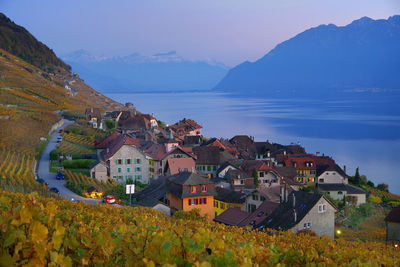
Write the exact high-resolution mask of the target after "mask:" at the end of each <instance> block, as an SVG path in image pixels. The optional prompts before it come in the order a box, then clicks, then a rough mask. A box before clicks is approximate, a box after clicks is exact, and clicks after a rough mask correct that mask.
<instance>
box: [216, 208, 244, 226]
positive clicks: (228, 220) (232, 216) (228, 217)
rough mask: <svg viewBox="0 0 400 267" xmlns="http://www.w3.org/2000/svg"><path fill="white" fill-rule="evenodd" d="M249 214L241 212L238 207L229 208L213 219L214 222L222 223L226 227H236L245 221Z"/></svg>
mask: <svg viewBox="0 0 400 267" xmlns="http://www.w3.org/2000/svg"><path fill="white" fill-rule="evenodd" d="M248 216H249V213H247V212H245V211H242V210H241V209H240V208H238V207H234V208H229V209H227V210H225V211H224V212H222V213H221V214H220V215H218V216H217V217H215V218H214V221H215V222H219V223H223V224H226V225H232V226H237V225H238V224H239V223H240V222H241V221H243V220H244V219H246V218H247V217H248Z"/></svg>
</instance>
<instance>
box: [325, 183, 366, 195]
mask: <svg viewBox="0 0 400 267" xmlns="http://www.w3.org/2000/svg"><path fill="white" fill-rule="evenodd" d="M318 188H319V189H321V190H322V191H345V192H347V194H366V192H365V191H364V190H362V189H361V188H360V187H357V186H354V185H349V184H344V183H335V184H330V183H326V184H325V183H319V184H318Z"/></svg>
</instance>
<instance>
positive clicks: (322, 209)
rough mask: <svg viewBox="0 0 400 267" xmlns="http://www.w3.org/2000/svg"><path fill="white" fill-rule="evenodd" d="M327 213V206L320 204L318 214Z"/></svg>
mask: <svg viewBox="0 0 400 267" xmlns="http://www.w3.org/2000/svg"><path fill="white" fill-rule="evenodd" d="M323 212H326V205H325V204H319V205H318V213H323Z"/></svg>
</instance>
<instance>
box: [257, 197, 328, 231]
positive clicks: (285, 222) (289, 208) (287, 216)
mask: <svg viewBox="0 0 400 267" xmlns="http://www.w3.org/2000/svg"><path fill="white" fill-rule="evenodd" d="M293 196H294V197H295V205H294V208H293ZM322 197H323V195H320V194H309V193H306V192H301V191H293V192H292V193H290V194H289V197H288V201H287V202H283V203H281V204H280V205H279V206H278V207H277V208H276V209H275V210H274V211H273V212H272V214H271V215H270V216H268V217H267V218H266V219H265V220H264V221H262V222H261V223H259V224H257V225H256V226H255V228H258V229H263V228H272V229H275V230H279V229H281V230H284V231H286V230H289V229H291V228H293V227H294V226H295V225H297V224H298V223H299V222H300V221H301V220H302V219H303V218H304V217H305V216H306V215H307V214H308V213H309V212H310V210H311V209H312V208H313V207H314V206H315V205H316V204H317V202H318V201H319V200H320V199H321V198H322ZM328 203H330V202H328ZM294 211H296V213H297V216H296V217H297V219H296V221H295V220H294V219H295V216H294Z"/></svg>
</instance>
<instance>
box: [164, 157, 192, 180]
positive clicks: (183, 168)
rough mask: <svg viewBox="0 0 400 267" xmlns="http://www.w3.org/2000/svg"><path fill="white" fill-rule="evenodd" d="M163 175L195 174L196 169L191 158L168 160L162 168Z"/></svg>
mask: <svg viewBox="0 0 400 267" xmlns="http://www.w3.org/2000/svg"><path fill="white" fill-rule="evenodd" d="M164 169H165V170H164V174H165V175H166V176H171V175H174V174H177V173H180V172H193V173H196V168H195V164H194V160H193V158H190V157H187V158H169V159H168V160H167V163H166V164H165V167H164Z"/></svg>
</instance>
